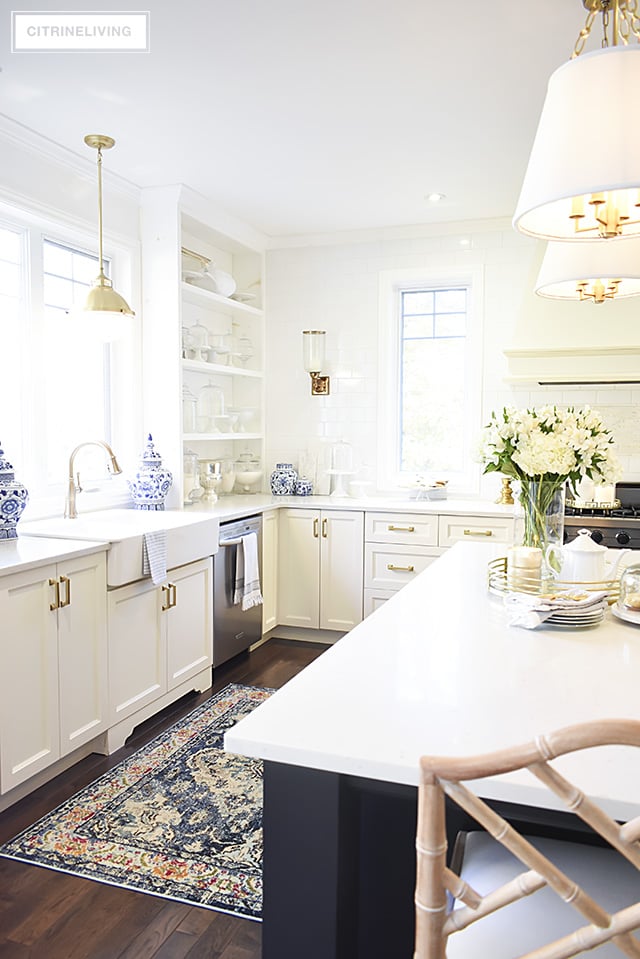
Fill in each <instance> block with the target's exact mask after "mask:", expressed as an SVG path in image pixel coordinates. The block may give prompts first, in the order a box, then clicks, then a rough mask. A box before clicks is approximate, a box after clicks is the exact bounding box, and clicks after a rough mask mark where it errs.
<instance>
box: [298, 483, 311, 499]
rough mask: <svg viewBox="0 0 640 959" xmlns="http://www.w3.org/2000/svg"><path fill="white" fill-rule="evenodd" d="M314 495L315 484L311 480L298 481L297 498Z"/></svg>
mask: <svg viewBox="0 0 640 959" xmlns="http://www.w3.org/2000/svg"><path fill="white" fill-rule="evenodd" d="M312 493H313V482H312V481H311V480H310V479H299V480H297V481H296V496H311V494H312Z"/></svg>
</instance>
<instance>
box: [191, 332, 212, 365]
mask: <svg viewBox="0 0 640 959" xmlns="http://www.w3.org/2000/svg"><path fill="white" fill-rule="evenodd" d="M190 332H191V337H192V340H193V345H192V349H193V352H194V358H195V359H196V360H205V361H206V360H208V359H209V347H210V344H209V330H208V329H207V327H206V326H204V324H203V323H195V324H194V325H193V326H192V327H191V330H190Z"/></svg>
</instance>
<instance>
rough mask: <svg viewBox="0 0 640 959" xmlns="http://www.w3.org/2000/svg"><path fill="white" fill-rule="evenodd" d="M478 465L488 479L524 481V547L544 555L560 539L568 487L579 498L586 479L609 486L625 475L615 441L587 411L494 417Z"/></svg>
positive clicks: (543, 410)
mask: <svg viewBox="0 0 640 959" xmlns="http://www.w3.org/2000/svg"><path fill="white" fill-rule="evenodd" d="M479 459H480V462H482V463H483V465H484V472H485V473H492V472H498V473H503V474H504V475H505V476H510V477H512V478H513V479H516V480H519V481H520V484H521V486H520V502H521V504H522V506H523V509H524V521H525V530H524V545H525V546H538V547H540V548H542V549H543V550H544V549H546V546H547V545H548V543H549V541H553V540H555V539H556V538H559V536H558V535H557V526H558V524H561V522H562V516H563V515H564V502H563V494H564V489H565V486H566V485H567V484H568V486H569V490H570V492H571V493H572V494H573V495H576V493H575V491H576V486H577V484H578V483H579V482H580V481H581V480H582V479H585V478H589V479H591V480H593V482H594V483H596V484H607V485H608V484H611V483H615V481H616V480H617V479H618V478H619V476H620V472H621V471H620V464H619V462H618V459H617V457H616V455H615V452H614V441H613V436H612V435H611V432H610V431H609V430H608V429H607V428H606V427H605V426H604V424H603V422H602V419H601V417H600V414H599V413H597V412H596V411H595V410H592V409H591V408H590V407H589V406H584V407H582V408H581V409H575V408H574V407H572V406H570V407H568V408H567V409H560V408H559V407H557V406H541V407H538V408H534V409H530V410H518V409H515V408H514V407H512V406H505V407H504V409H503V410H502V413H500V414H498V415H496V413H495V412H494V413H492V414H491V420H490V422H489V423H488V424H487V426H485V427H484V429H483V431H482V435H481V440H480V450H479ZM554 516H555V519H554ZM554 527H555V535H554Z"/></svg>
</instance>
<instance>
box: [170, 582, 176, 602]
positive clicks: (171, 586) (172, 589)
mask: <svg viewBox="0 0 640 959" xmlns="http://www.w3.org/2000/svg"><path fill="white" fill-rule="evenodd" d="M169 589H170V590H171V591H172V593H171V599H170V603H171V606H172V607H174V606H177V605H178V588H177V586H176V584H175V583H169Z"/></svg>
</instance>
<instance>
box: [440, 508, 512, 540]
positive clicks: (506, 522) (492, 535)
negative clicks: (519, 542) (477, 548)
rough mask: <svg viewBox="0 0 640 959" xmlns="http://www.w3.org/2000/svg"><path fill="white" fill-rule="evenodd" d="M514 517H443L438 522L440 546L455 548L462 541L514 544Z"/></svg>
mask: <svg viewBox="0 0 640 959" xmlns="http://www.w3.org/2000/svg"><path fill="white" fill-rule="evenodd" d="M513 524H514V519H513V517H512V516H504V517H501V516H475V515H472V514H470V515H459V516H443V515H441V516H440V517H439V521H438V545H439V546H442V547H445V548H446V547H449V546H453V545H454V544H455V543H458V542H460V541H461V540H464V541H467V542H474V541H476V542H481V543H485V542H486V543H512V542H513Z"/></svg>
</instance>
